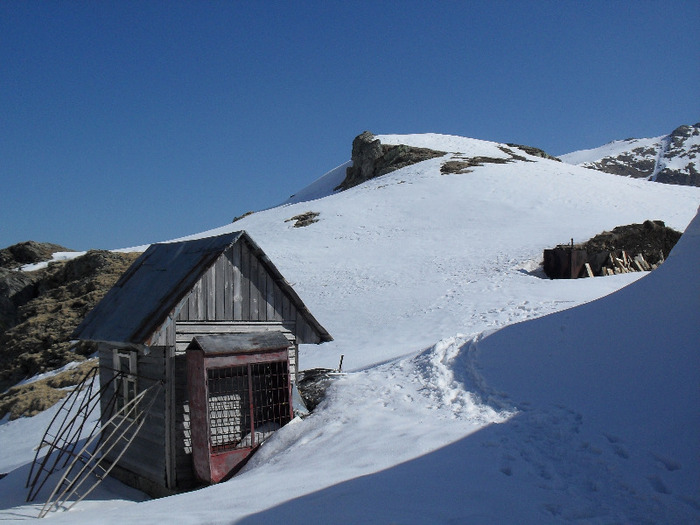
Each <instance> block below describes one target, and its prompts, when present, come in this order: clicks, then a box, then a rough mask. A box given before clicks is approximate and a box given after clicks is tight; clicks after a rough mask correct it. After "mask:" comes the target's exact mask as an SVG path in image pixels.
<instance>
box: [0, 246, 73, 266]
mask: <svg viewBox="0 0 700 525" xmlns="http://www.w3.org/2000/svg"><path fill="white" fill-rule="evenodd" d="M70 251H73V250H69V249H68V248H64V247H63V246H59V245H58V244H50V243H46V242H35V241H26V242H20V243H18V244H13V245H12V246H8V247H7V248H3V249H2V250H0V268H8V269H15V268H19V267H20V266H23V265H25V264H33V263H38V262H43V261H49V260H51V257H52V255H53V254H54V253H56V252H70Z"/></svg>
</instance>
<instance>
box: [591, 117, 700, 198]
mask: <svg viewBox="0 0 700 525" xmlns="http://www.w3.org/2000/svg"><path fill="white" fill-rule="evenodd" d="M697 136H700V123H697V124H694V125H692V126H688V125H683V126H679V127H677V128H676V129H674V130H673V131H672V132H671V133H670V134H669V135H667V136H665V137H663V138H661V140H659V141H658V142H656V143H655V144H653V145H652V146H646V147H636V148H635V147H634V144H635V143H636V142H637V140H636V139H627V140H626V141H625V142H629V143H630V148H629V150H628V151H625V152H623V153H620V154H619V155H617V156H615V157H604V158H602V159H600V160H598V161H596V162H586V163H583V164H581V165H582V166H584V167H587V168H593V169H596V170H600V171H604V172H606V173H612V174H614V175H622V176H625V177H637V178H645V179H649V180H654V181H656V182H661V183H664V184H680V185H684V186H700V145H699V144H698V143H697V141H693V140H690V139H691V138H693V137H697Z"/></svg>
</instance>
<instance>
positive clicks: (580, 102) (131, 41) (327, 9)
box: [0, 0, 700, 250]
mask: <svg viewBox="0 0 700 525" xmlns="http://www.w3.org/2000/svg"><path fill="white" fill-rule="evenodd" d="M698 86H700V2H698V1H697V0H690V1H684V2H678V1H663V2H661V1H658V2H648V1H629V2H622V1H605V2H565V1H554V2H534V1H532V2H529V1H515V0H514V1H510V2H504V1H502V2H498V1H474V2H469V1H463V2H448V1H444V2H425V1H418V2H413V1H398V0H396V1H386V2H383V1H372V2H361V1H352V2H349V1H342V2H341V1H338V2H334V1H330V0H325V1H319V2H257V1H256V2H233V1H225V2H224V1H221V2H218V1H209V2H207V1H197V2H195V1H192V2H184V1H164V0H163V1H145V0H139V1H136V2H131V1H124V0H119V1H114V2H108V1H98V0H95V1H90V2H82V1H80V2H79V1H70V2H65V1H51V2H43V1H33V2H32V1H24V0H22V1H13V0H5V1H3V2H0V180H1V181H2V184H1V186H0V195H1V205H0V247H5V246H8V245H10V244H13V243H16V242H20V241H25V240H29V239H32V240H37V241H46V242H54V243H58V244H62V245H64V246H67V247H69V248H74V249H81V250H83V249H89V248H120V247H127V246H133V245H140V244H144V243H149V242H157V241H162V240H167V239H171V238H174V237H178V236H182V235H187V234H190V233H194V232H197V231H201V230H205V229H208V228H212V227H216V226H220V225H223V224H226V223H228V222H230V221H231V219H232V218H233V217H235V216H236V215H240V214H242V213H243V212H245V211H248V210H259V209H263V208H266V207H270V206H273V205H275V204H277V203H279V202H281V201H283V200H284V199H286V198H287V197H289V196H290V195H291V194H293V193H294V192H295V191H297V190H298V189H301V188H303V187H304V186H306V185H307V184H309V183H311V182H312V181H313V180H315V179H316V178H318V177H319V176H321V175H322V174H323V173H325V172H326V171H328V170H330V169H332V168H334V167H335V166H337V165H339V164H341V163H342V162H344V161H346V160H348V159H349V157H350V149H351V142H352V139H353V138H354V137H355V136H356V135H357V134H359V133H361V132H362V131H364V130H370V131H372V132H374V133H423V132H436V133H447V134H455V135H463V136H468V137H475V138H480V139H486V140H494V141H501V142H517V143H521V144H528V145H533V146H537V147H540V148H543V149H545V150H546V151H548V152H549V153H552V154H555V155H557V154H563V153H567V152H570V151H574V150H578V149H583V148H590V147H596V146H599V145H602V144H604V143H606V142H609V141H610V140H613V139H622V138H628V137H650V136H657V135H663V134H666V133H669V132H670V131H672V130H673V129H674V128H675V127H676V126H678V125H680V124H692V123H695V122H697V121H699V120H700V88H699V87H698Z"/></svg>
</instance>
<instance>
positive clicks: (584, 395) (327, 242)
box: [0, 135, 700, 523]
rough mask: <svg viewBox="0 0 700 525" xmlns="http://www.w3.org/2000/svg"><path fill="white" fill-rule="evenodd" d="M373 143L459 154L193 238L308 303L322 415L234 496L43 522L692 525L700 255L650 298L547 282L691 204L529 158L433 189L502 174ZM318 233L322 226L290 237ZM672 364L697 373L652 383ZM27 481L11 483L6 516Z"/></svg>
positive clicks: (689, 196) (298, 426)
mask: <svg viewBox="0 0 700 525" xmlns="http://www.w3.org/2000/svg"><path fill="white" fill-rule="evenodd" d="M380 138H381V139H382V140H384V141H385V142H386V143H407V144H408V145H412V146H417V147H430V148H432V149H437V150H441V151H447V152H450V153H449V154H447V155H446V156H445V157H443V158H435V159H431V160H427V161H424V162H422V163H419V164H416V165H413V166H409V167H407V168H403V169H400V170H397V171H394V172H392V173H390V174H388V175H385V176H383V177H380V178H377V179H373V180H370V181H368V182H366V183H364V184H361V185H359V186H356V187H354V188H352V189H349V190H347V191H343V192H335V191H334V188H335V187H336V186H337V183H339V182H340V180H342V173H343V171H344V166H341V167H339V168H338V169H336V170H334V171H333V172H330V173H329V174H328V175H327V176H324V177H323V178H322V179H320V180H319V181H317V183H316V184H315V187H312V188H308V189H306V190H302V191H300V192H298V193H297V195H296V197H295V198H293V199H292V200H291V201H290V202H288V203H286V204H284V205H282V206H279V207H277V208H273V209H270V210H266V211H264V212H259V213H255V214H253V215H250V216H248V217H246V218H244V219H241V220H240V221H237V222H236V223H234V224H231V225H226V226H224V227H222V228H219V229H217V230H212V231H210V232H204V233H202V234H197V236H202V235H214V234H217V233H222V232H224V231H230V230H237V229H245V230H247V231H248V232H249V233H250V234H251V236H252V237H253V238H254V239H255V240H256V242H257V243H259V244H260V246H261V247H262V248H263V250H265V252H266V253H267V254H268V255H269V256H270V258H271V259H272V261H274V263H275V265H276V266H277V267H278V268H279V269H280V271H281V272H282V273H283V274H284V275H285V277H286V278H287V279H288V280H289V281H290V283H291V284H292V285H293V286H294V287H295V289H296V290H297V291H298V292H299V294H300V296H301V297H302V298H303V300H304V301H305V303H306V304H307V306H309V308H310V310H311V311H312V312H313V313H314V315H315V316H316V317H317V319H318V320H319V321H320V322H321V323H322V324H323V325H324V326H325V327H326V328H327V329H328V330H329V331H330V333H331V334H332V335H333V337H334V339H335V340H334V341H333V342H332V343H327V344H324V345H321V346H318V347H316V346H308V347H306V346H305V347H302V349H301V366H302V367H303V368H309V367H314V366H330V367H335V366H336V365H337V364H338V360H339V358H340V355H341V354H344V355H345V359H344V369H346V370H348V371H350V373H348V375H347V376H345V377H344V378H342V379H341V380H339V381H338V382H337V383H336V384H335V386H334V388H333V389H332V390H331V393H330V396H329V398H328V399H327V400H326V401H325V402H324V403H323V404H322V405H321V406H320V407H319V408H318V409H317V411H316V412H315V413H314V414H313V415H311V416H310V417H308V418H306V419H304V420H298V421H297V420H295V421H294V422H292V423H291V424H289V425H287V426H286V427H284V428H283V429H282V430H280V431H279V432H277V433H276V434H275V435H274V437H273V438H272V439H270V440H269V441H267V442H266V443H265V445H264V446H263V447H262V448H261V450H260V451H259V452H258V453H257V454H256V456H254V457H253V459H252V460H251V462H250V463H249V465H248V466H247V467H246V469H245V471H244V472H242V473H241V474H239V475H237V476H236V477H234V478H233V479H232V480H230V481H228V482H226V483H222V484H219V485H217V486H213V487H209V488H207V489H204V490H200V491H197V492H193V493H189V494H183V495H179V496H176V497H171V498H166V499H162V500H157V501H151V502H145V503H140V504H133V505H122V506H121V507H120V509H119V510H118V511H109V510H108V509H109V507H110V506H111V505H112V504H111V503H110V502H107V501H105V502H103V503H100V501H99V500H97V501H92V502H90V503H88V504H83V506H82V509H83V510H80V509H81V507H78V510H76V511H73V512H70V513H68V514H67V515H61V514H60V513H59V514H57V515H55V516H52V519H54V520H57V522H58V523H68V522H70V523H91V522H94V521H99V522H101V523H122V522H123V521H124V520H126V521H129V522H135V521H146V522H156V521H163V520H170V521H177V522H178V523H232V522H240V523H276V522H280V521H282V520H284V521H285V522H291V523H302V522H303V523H308V522H309V521H321V522H327V523H357V522H367V523H372V522H374V523H387V522H400V523H428V522H463V523H464V522H466V523H503V522H513V521H517V522H518V523H547V522H560V521H562V520H563V521H579V522H588V523H607V522H633V521H635V520H637V519H639V518H640V517H641V518H643V519H646V520H649V521H651V522H683V521H686V522H687V521H693V520H696V521H697V519H698V518H699V517H700V510H699V509H700V501H699V500H698V497H697V494H698V488H700V483H699V482H698V474H699V472H700V467H698V462H697V461H694V460H693V457H692V454H691V452H690V449H689V448H688V446H687V444H688V443H690V442H691V441H692V439H695V440H696V441H697V439H698V437H700V429H699V428H698V421H697V416H696V414H697V410H696V409H695V410H693V409H692V408H691V407H694V406H696V405H697V403H696V400H697V393H698V392H697V384H698V379H699V378H698V372H697V370H698V367H697V361H696V358H695V357H694V356H695V354H694V353H693V352H691V350H692V348H691V346H692V341H694V340H697V323H693V322H692V320H693V318H697V315H698V305H697V299H698V293H697V283H698V275H697V270H696V267H697V266H696V261H697V255H698V252H697V248H693V246H696V245H697V241H698V239H697V235H696V234H694V235H693V236H688V237H687V238H686V237H684V238H683V239H688V240H687V241H685V245H686V246H690V248H687V247H686V248H685V254H684V253H683V250H682V249H680V248H682V247H680V248H679V251H678V253H679V255H678V256H676V255H675V252H674V256H673V257H672V258H670V259H669V261H668V262H667V263H666V264H665V265H664V266H662V268H661V270H663V272H662V271H661V270H658V271H657V272H654V273H652V274H650V275H648V276H646V277H643V278H642V274H627V275H621V276H615V277H607V278H595V279H581V280H570V281H550V280H547V279H542V278H541V277H540V276H539V273H538V272H537V266H538V263H539V262H540V260H541V256H542V250H543V249H544V248H546V247H551V246H552V245H554V244H557V243H562V242H567V241H568V240H569V239H570V238H572V237H573V238H574V239H575V240H576V241H579V240H585V239H587V238H589V237H590V236H592V235H594V234H596V233H599V232H601V231H603V230H605V229H611V228H612V227H614V226H616V225H620V224H626V223H631V222H642V221H643V220H645V219H661V220H664V221H665V222H666V224H667V225H669V226H672V227H675V228H677V229H681V230H683V229H685V227H686V225H687V224H688V223H689V222H690V220H691V219H692V218H693V216H694V215H695V214H696V212H697V209H698V205H699V204H700V188H693V187H682V186H667V185H657V184H649V183H648V182H646V181H642V180H635V179H628V178H622V177H615V176H612V175H608V174H605V173H601V172H597V171H593V170H589V169H584V168H580V167H577V166H573V165H568V164H563V163H559V162H554V161H551V160H546V159H541V158H538V157H531V156H529V155H527V154H526V153H524V152H519V153H518V155H521V153H522V157H525V159H526V160H524V161H518V162H509V163H506V164H484V165H483V166H480V167H474V168H471V171H470V172H469V173H463V174H449V175H442V174H441V173H440V166H441V164H442V163H443V162H445V161H447V160H450V159H454V158H465V157H475V156H480V157H491V158H497V157H498V156H504V155H505V156H504V157H503V158H505V157H508V156H509V155H507V154H504V153H503V150H502V149H501V148H499V145H497V144H494V143H487V142H484V141H477V140H472V139H464V138H459V137H445V136H442V138H441V136H438V135H426V136H417V135H411V136H405V137H400V136H384V137H380ZM392 141H394V142H392ZM339 179H340V180H339ZM336 181H337V182H336ZM306 211H314V212H318V213H319V214H320V215H319V216H318V219H319V221H318V222H316V223H313V224H311V225H309V226H307V227H303V228H295V227H294V226H293V222H289V221H288V219H290V218H291V217H293V216H295V215H298V214H300V213H303V212H306ZM694 228H695V229H697V228H698V226H697V225H696V226H694ZM693 231H695V230H693ZM673 259H676V260H677V261H680V262H676V263H673V264H672V262H671V261H672V260H673ZM688 260H690V261H691V262H688ZM682 261H686V262H682ZM640 278H641V280H639V279H640ZM635 280H639V282H637V283H634V287H630V288H629V289H625V290H623V291H621V292H619V293H617V294H615V295H612V296H610V297H606V298H604V299H603V300H601V301H599V302H594V303H591V304H589V305H585V306H583V307H581V308H576V309H569V310H566V311H564V312H561V313H557V314H555V315H553V316H549V317H544V318H542V319H538V320H535V321H532V322H527V323H522V324H518V325H515V326H512V327H508V328H506V329H505V330H503V331H497V330H498V329H499V328H502V327H504V326H507V325H512V324H513V323H516V322H518V321H525V320H528V319H532V318H536V317H541V316H544V315H546V314H550V313H553V312H559V311H561V310H565V309H567V308H571V307H574V306H576V305H579V304H581V303H586V302H588V301H591V300H594V299H596V298H599V297H602V296H606V295H608V294H610V293H611V292H614V291H616V290H618V289H619V288H621V287H623V286H625V285H627V284H630V283H632V282H633V281H635ZM678 282H683V283H688V282H690V283H691V284H689V285H687V286H686V285H684V286H680V287H674V285H675V284H676V283H678ZM660 296H663V298H661V297H660ZM693 316H694V317H693ZM494 332H495V333H494ZM488 334H491V335H488ZM679 345H680V346H683V345H685V346H684V348H685V349H686V350H687V351H684V352H678V353H674V354H673V356H671V357H670V358H669V359H667V360H666V361H664V363H659V361H660V359H659V356H665V355H669V354H670V353H672V352H676V348H677V347H678V346H679ZM688 349H690V350H688ZM657 365H658V366H657ZM599 378H603V379H602V380H601V379H599ZM677 381H683V382H684V383H683V384H684V385H685V386H683V387H682V388H675V387H676V382H677ZM645 385H648V386H649V388H648V390H647V389H645ZM693 385H695V386H693ZM655 394H658V397H655ZM642 415H643V416H645V423H646V425H647V426H646V427H645V428H640V425H639V423H640V419H639V418H640V417H641V416H642ZM679 419H680V420H681V421H682V424H683V425H684V430H683V432H684V434H682V435H681V433H679V432H680V431H679V430H678V429H677V426H678V425H677V421H678V420H679ZM674 425H675V426H674ZM20 428H21V429H23V431H24V434H25V435H30V434H40V433H41V431H39V430H37V429H36V428H35V426H33V422H32V420H18V421H14V422H10V423H5V424H4V425H0V447H1V446H2V440H3V435H17V434H18V432H19V430H18V429H20ZM664 430H668V432H665V431H664ZM671 434H674V435H673V436H672V435H671ZM677 436H680V437H677ZM39 437H40V436H39V435H37V440H38V438H39ZM18 453H19V452H18ZM6 464H8V465H9V464H10V463H6ZM11 464H12V465H13V466H14V465H16V462H14V463H11ZM4 471H6V470H3V464H2V462H0V472H4ZM19 477H20V476H16V475H15V473H14V471H13V472H12V473H11V474H10V475H9V476H7V477H6V478H5V479H2V480H0V494H1V493H2V492H3V490H4V487H3V484H10V483H14V482H15V481H16V480H17V479H19ZM13 480H14V481H13ZM13 486H14V485H13ZM9 493H10V492H8V494H9ZM12 494H14V492H12ZM20 504H21V502H20V501H19V500H17V501H15V500H14V499H12V497H9V496H8V497H6V498H4V499H3V497H1V496H0V507H2V508H4V509H5V510H0V516H2V518H5V517H11V518H15V517H18V516H23V515H28V514H30V513H31V512H34V511H35V509H32V508H28V507H19V508H18V507H16V506H19V505H20ZM94 506H98V510H91V507H94Z"/></svg>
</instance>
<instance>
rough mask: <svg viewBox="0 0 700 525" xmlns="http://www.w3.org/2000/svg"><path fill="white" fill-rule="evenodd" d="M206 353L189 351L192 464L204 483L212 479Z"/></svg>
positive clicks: (188, 382)
mask: <svg viewBox="0 0 700 525" xmlns="http://www.w3.org/2000/svg"><path fill="white" fill-rule="evenodd" d="M205 373H206V372H205V369H204V353H203V352H202V351H199V350H194V349H193V350H187V392H188V395H189V403H190V428H191V436H192V463H193V466H194V471H195V475H196V476H197V478H199V479H200V480H202V481H207V480H209V478H210V477H211V475H210V465H209V435H208V432H209V431H208V429H209V424H208V420H207V414H208V408H207V393H206V377H205Z"/></svg>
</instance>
